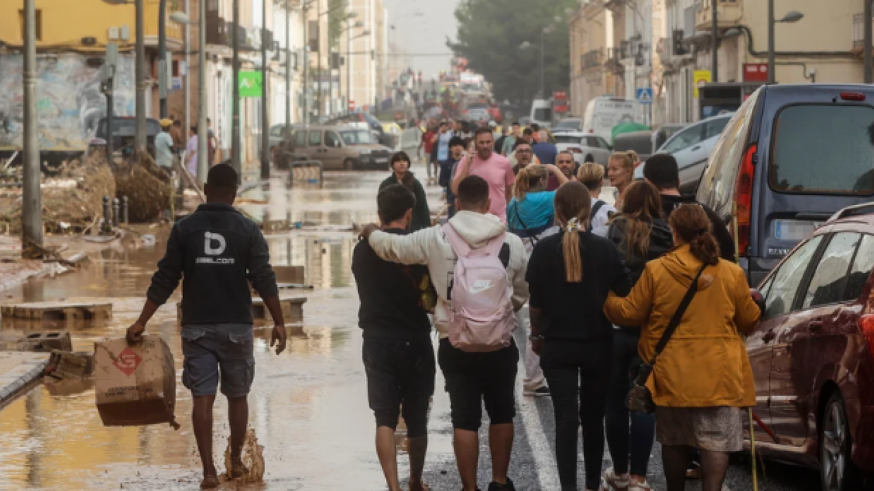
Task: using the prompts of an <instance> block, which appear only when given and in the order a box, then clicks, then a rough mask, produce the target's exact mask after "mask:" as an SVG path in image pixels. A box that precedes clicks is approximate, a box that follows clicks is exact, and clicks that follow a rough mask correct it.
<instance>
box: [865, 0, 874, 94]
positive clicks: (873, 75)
mask: <svg viewBox="0 0 874 491" xmlns="http://www.w3.org/2000/svg"><path fill="white" fill-rule="evenodd" d="M863 1H864V2H865V8H864V9H863V11H864V14H863V16H864V17H865V19H864V23H865V47H864V48H863V50H862V53H863V54H862V56H863V57H864V58H865V83H866V84H872V83H874V67H872V63H874V60H872V59H871V56H872V53H871V51H872V50H871V44H872V43H874V35H872V26H871V22H872V17H874V15H872V13H871V1H872V0H863Z"/></svg>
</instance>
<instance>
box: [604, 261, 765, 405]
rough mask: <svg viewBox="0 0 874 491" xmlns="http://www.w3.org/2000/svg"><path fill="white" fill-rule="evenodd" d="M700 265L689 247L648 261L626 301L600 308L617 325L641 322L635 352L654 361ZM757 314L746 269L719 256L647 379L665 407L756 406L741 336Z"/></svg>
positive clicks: (612, 299)
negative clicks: (656, 349)
mask: <svg viewBox="0 0 874 491" xmlns="http://www.w3.org/2000/svg"><path fill="white" fill-rule="evenodd" d="M700 268H701V261H699V260H698V258H696V257H695V256H694V255H693V254H692V251H691V250H690V249H689V246H688V245H686V246H681V247H677V248H675V249H674V250H672V251H671V252H669V253H668V254H666V255H665V256H663V257H662V258H660V259H657V260H654V261H650V262H649V263H648V264H647V265H646V269H645V270H644V272H643V275H642V276H641V277H640V280H639V281H638V282H637V284H636V285H635V286H634V289H633V290H632V291H631V293H630V294H629V295H628V297H627V298H620V297H617V296H615V295H614V294H612V293H611V294H610V298H608V299H607V303H606V304H605V305H604V313H605V314H606V315H607V318H609V319H610V321H612V322H613V323H614V324H618V325H621V326H642V329H641V336H640V344H639V346H638V351H639V352H640V356H641V357H643V359H644V360H645V361H647V362H649V361H650V360H651V359H652V356H653V354H654V353H655V348H656V345H657V344H658V342H659V339H661V336H662V334H663V333H664V332H665V328H667V327H668V322H670V320H671V317H672V316H673V315H674V311H676V309H677V307H678V306H679V305H680V302H681V301H682V299H683V296H684V295H685V294H686V291H688V289H689V286H690V285H691V284H692V280H693V279H694V278H695V275H696V274H697V273H698V270H699V269H700ZM760 316H761V312H760V310H759V307H758V306H757V305H756V304H755V302H753V300H752V298H751V296H750V291H749V286H748V285H747V281H746V277H745V276H744V273H743V270H741V268H740V267H738V266H737V265H736V264H734V263H730V262H728V261H724V260H722V259H720V260H719V264H718V265H716V266H708V267H707V268H706V269H705V270H704V272H703V273H702V275H701V278H700V279H699V280H698V292H697V293H696V294H695V297H694V298H693V299H692V303H691V304H689V308H688V309H687V310H686V313H685V314H684V315H683V320H682V321H681V322H680V325H679V326H678V327H677V330H676V331H674V335H673V336H672V337H671V339H670V341H668V344H667V346H666V347H665V349H664V351H662V354H661V355H660V356H659V358H658V362H657V363H656V364H655V367H654V370H653V375H652V376H651V377H650V378H649V381H647V387H649V390H650V391H651V392H652V396H653V400H654V401H655V403H656V405H658V406H664V407H714V406H732V407H747V406H755V404H756V391H755V384H754V382H753V371H752V368H751V367H750V361H749V358H748V357H747V351H746V346H745V345H744V341H743V340H742V339H741V337H740V334H739V333H747V332H750V331H752V330H753V329H754V328H755V327H756V325H758V322H759V317H760Z"/></svg>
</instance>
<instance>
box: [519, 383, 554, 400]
mask: <svg viewBox="0 0 874 491" xmlns="http://www.w3.org/2000/svg"><path fill="white" fill-rule="evenodd" d="M522 395H525V396H531V397H549V396H551V395H552V392H550V391H549V387H547V386H546V385H544V386H543V387H539V388H537V389H535V390H529V389H525V390H524V391H523V392H522Z"/></svg>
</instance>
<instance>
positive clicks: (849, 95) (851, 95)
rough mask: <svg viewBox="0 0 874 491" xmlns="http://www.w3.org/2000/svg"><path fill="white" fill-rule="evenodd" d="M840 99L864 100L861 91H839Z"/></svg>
mask: <svg viewBox="0 0 874 491" xmlns="http://www.w3.org/2000/svg"><path fill="white" fill-rule="evenodd" d="M841 99H842V100H845V101H864V100H865V94H863V93H861V92H841Z"/></svg>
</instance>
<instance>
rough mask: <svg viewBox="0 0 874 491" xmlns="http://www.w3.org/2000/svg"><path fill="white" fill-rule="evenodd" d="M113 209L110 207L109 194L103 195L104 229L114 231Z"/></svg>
mask: <svg viewBox="0 0 874 491" xmlns="http://www.w3.org/2000/svg"><path fill="white" fill-rule="evenodd" d="M111 223H112V210H111V209H110V208H109V196H104V197H103V231H104V232H111V231H112V225H110V224H111Z"/></svg>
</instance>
